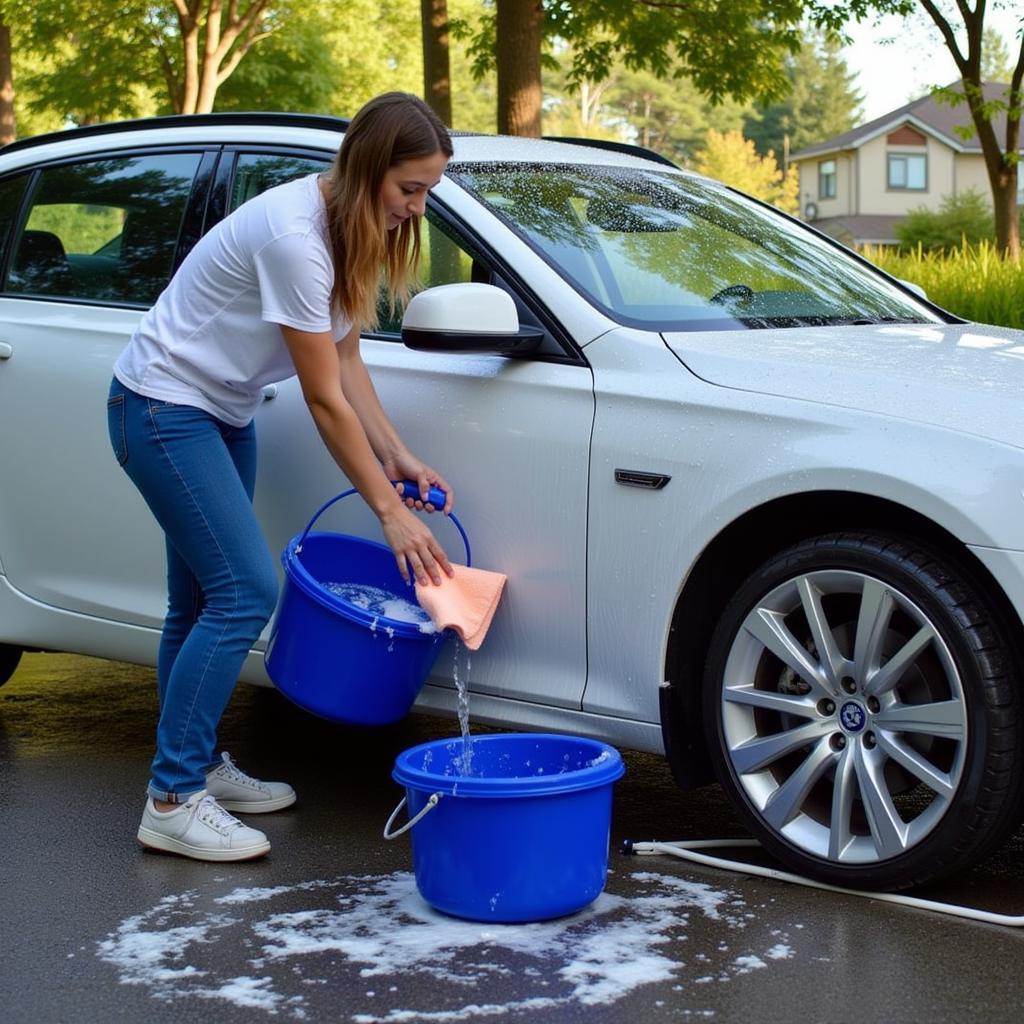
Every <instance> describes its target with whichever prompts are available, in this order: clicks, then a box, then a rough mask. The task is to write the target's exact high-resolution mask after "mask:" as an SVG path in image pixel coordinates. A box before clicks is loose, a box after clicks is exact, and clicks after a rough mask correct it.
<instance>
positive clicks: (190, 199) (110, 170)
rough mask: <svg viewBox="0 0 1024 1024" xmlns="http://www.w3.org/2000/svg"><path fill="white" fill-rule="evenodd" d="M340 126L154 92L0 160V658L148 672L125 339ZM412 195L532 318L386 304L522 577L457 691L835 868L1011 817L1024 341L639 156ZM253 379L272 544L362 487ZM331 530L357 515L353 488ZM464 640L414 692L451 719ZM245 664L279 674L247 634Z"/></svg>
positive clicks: (550, 166)
mask: <svg viewBox="0 0 1024 1024" xmlns="http://www.w3.org/2000/svg"><path fill="white" fill-rule="evenodd" d="M343 130H344V122H343V121H338V120H334V119H330V118H318V117H307V116H291V115H238V116H233V115H225V116H218V115H211V116H197V117H187V118H162V119H154V120H148V121H140V122H134V123H125V124H115V125H100V126H96V127H93V128H86V129H79V130H74V131H69V132H62V133H59V134H55V135H51V136H46V137H40V138H38V139H27V140H25V141H23V142H18V143H15V144H13V145H10V146H7V147H6V148H5V149H4V150H3V151H2V152H0V242H2V274H3V278H2V285H3V287H2V291H0V430H2V436H3V439H4V440H3V445H2V446H0V482H2V483H0V486H2V492H0V494H2V497H0V678H3V679H6V678H7V677H8V676H9V675H10V674H11V673H12V672H13V670H14V666H15V665H16V663H17V659H18V656H19V654H20V651H21V650H22V649H25V648H28V649H33V648H35V649H51V650H64V651H74V652H80V653H84V654H90V655H98V656H101V657H105V658H113V659H121V660H126V661H134V662H139V663H144V664H152V663H153V662H154V659H155V655H156V649H157V639H158V634H159V630H160V626H161V619H162V615H163V611H164V600H165V597H164V565H163V559H164V555H163V541H162V537H161V535H160V534H159V532H158V529H157V527H156V525H155V523H154V522H153V519H152V517H151V515H150V514H149V513H148V511H147V510H146V508H145V507H144V505H143V503H142V500H141V498H140V497H139V495H138V493H137V492H136V491H135V489H134V488H133V487H132V485H131V483H130V482H129V481H128V479H127V478H126V477H125V476H124V474H123V473H122V472H121V470H120V469H119V468H118V466H117V464H116V462H115V460H114V458H113V455H112V453H111V451H110V445H109V442H108V439H107V430H106V410H105V398H106V393H107V387H108V384H109V380H110V376H111V366H112V364H113V362H114V359H115V358H116V356H117V355H118V353H119V352H120V351H121V349H122V347H123V346H124V344H125V343H126V341H127V339H128V337H129V335H130V333H131V331H132V329H133V328H134V327H135V325H136V323H137V322H138V320H139V318H140V315H141V313H142V311H143V310H144V309H145V308H146V306H147V304H148V303H151V302H152V301H153V300H154V298H155V297H156V295H157V294H158V293H159V291H160V289H161V288H162V286H163V285H164V283H165V282H166V281H167V279H168V277H169V275H170V274H171V273H172V271H173V269H174V267H175V266H176V265H177V264H178V262H180V260H181V258H182V256H183V255H184V253H185V252H186V251H187V250H188V248H189V246H191V245H192V244H194V242H195V241H196V239H197V238H199V237H200V236H201V234H202V233H203V231H205V230H206V229H207V228H209V226H210V225H211V224H212V223H214V222H215V221H216V220H217V219H218V218H220V217H222V216H224V215H225V213H227V212H228V211H229V210H231V209H232V208H234V207H235V206H237V205H238V204H239V203H241V202H244V201H245V200H246V199H247V198H249V197H251V196H253V195H255V194H256V193H258V192H259V191H261V190H262V189H264V188H266V187H268V186H269V185H272V184H276V183H278V182H280V181H282V180H284V179H286V178H288V177H291V176H294V175H297V174H303V173H310V172H312V171H315V170H318V169H321V168H324V167H326V166H327V164H328V162H329V161H330V160H331V158H332V155H333V154H334V152H335V151H336V149H337V147H338V144H339V142H340V140H341V137H342V133H343ZM428 220H429V224H428V225H427V226H426V238H425V244H424V250H425V254H426V263H427V266H426V268H425V270H426V272H425V284H426V285H429V286H433V285H441V284H451V283H466V284H474V283H475V284H478V285H480V286H481V287H480V288H478V289H473V290H471V292H470V293H471V294H472V297H473V302H474V305H475V307H476V308H477V309H478V310H479V311H480V312H479V317H480V319H481V321H487V320H488V316H489V313H488V303H489V302H493V303H494V309H495V310H496V311H497V314H496V315H498V314H500V306H501V301H504V302H506V303H507V298H506V296H511V297H512V299H513V300H514V302H515V306H516V310H517V314H518V321H519V324H520V325H521V326H522V327H523V328H525V330H521V331H520V332H518V334H515V335H513V334H512V333H511V332H509V333H508V335H507V336H506V335H501V334H492V335H482V336H479V337H475V338H474V337H473V329H474V327H475V326H486V325H485V324H484V323H481V324H477V325H474V324H472V323H466V322H465V317H464V316H463V315H462V314H461V313H460V308H459V303H457V302H456V303H452V304H451V307H450V311H449V313H448V314H443V313H442V319H443V318H444V316H445V315H447V316H448V318H449V320H450V322H449V323H443V322H442V323H441V324H437V323H434V324H433V325H432V326H433V328H434V333H435V335H436V342H437V343H436V345H434V347H435V348H436V349H438V350H437V351H425V350H423V349H424V338H423V337H422V332H421V333H420V334H419V335H418V336H417V338H416V339H415V344H416V347H411V345H412V342H413V340H414V339H413V338H412V337H411V336H410V338H409V339H408V340H409V341H410V345H404V344H403V343H402V335H401V329H400V325H399V324H398V323H394V322H392V323H386V324H385V325H384V326H383V327H382V328H381V330H380V331H379V332H377V333H374V334H371V335H367V336H366V337H365V338H364V340H363V355H364V358H365V360H366V362H367V365H368V366H369V367H370V370H371V373H372V375H373V378H374V381H375V383H376V386H377V389H378V391H379V393H380V396H381V399H382V401H383V403H384V405H385V407H386V408H387V410H388V412H389V414H390V416H391V417H392V419H393V420H394V422H395V424H396V425H397V427H398V429H399V431H400V432H401V434H402V435H403V436H404V437H405V439H406V440H407V441H408V443H409V444H410V446H411V447H412V449H413V450H414V451H416V452H417V454H419V455H421V456H422V457H423V458H424V459H425V460H427V461H428V462H430V463H432V464H434V465H436V466H437V467H438V468H439V469H440V470H441V472H443V473H444V474H445V475H446V476H447V477H448V478H449V480H450V481H451V482H452V484H453V486H454V487H455V489H456V496H457V498H456V511H457V513H458V514H459V517H460V519H461V520H462V522H463V523H464V525H465V526H466V528H467V530H468V532H469V535H470V537H471V540H472V544H473V553H474V563H475V564H477V565H479V566H481V567H483V568H489V569H495V570H499V571H501V572H504V573H506V574H507V575H508V578H509V583H508V587H507V591H506V594H505V597H504V599H503V602H502V604H501V606H500V608H499V610H498V614H497V616H496V618H495V620H494V623H493V626H492V629H491V632H490V634H489V636H488V638H487V641H486V643H485V644H484V646H483V648H482V649H481V650H480V651H479V652H477V653H474V654H473V656H472V661H471V667H470V669H469V682H470V689H471V693H472V699H471V715H472V718H473V720H474V721H476V722H490V723H498V724H501V725H504V726H510V727H516V728H528V729H544V730H551V731H566V732H574V733H580V734H585V735H589V736H596V737H601V738H603V739H605V740H607V741H609V742H612V743H614V744H617V745H620V746H622V747H626V748H634V749H640V750H646V751H662V750H665V751H666V753H667V756H668V759H669V762H670V763H671V766H672V769H673V771H674V773H675V775H676V777H677V779H678V781H679V783H680V784H681V785H682V786H684V787H689V786H695V785H701V784H704V783H706V782H708V781H710V780H712V779H713V778H714V777H717V779H718V781H719V782H720V783H721V784H722V785H723V786H724V787H725V788H726V790H727V791H728V792H729V794H730V796H731V797H732V799H733V800H734V801H735V803H736V805H737V807H738V808H739V810H740V812H741V813H742V815H743V816H744V818H745V820H746V821H747V822H748V823H749V826H750V828H751V829H752V831H753V832H754V834H755V835H756V836H757V837H758V838H759V839H760V840H761V841H762V842H763V843H764V845H765V846H766V847H767V848H768V849H769V850H770V851H771V852H772V853H773V854H775V855H776V856H777V857H778V858H779V859H780V860H782V861H783V862H784V863H785V864H786V865H787V866H788V867H789V868H791V869H792V870H795V871H799V872H801V873H805V874H808V875H811V876H814V877H816V878H819V879H823V880H825V881H827V882H831V883H835V884H839V885H844V886H855V887H871V888H901V887H907V886H911V885H914V884H918V883H923V882H926V881H928V880H930V879H932V878H935V877H937V876H939V875H941V874H945V873H948V872H950V871H953V870H956V869H958V868H961V867H964V866H965V865H968V864H970V863H972V862H974V861H975V860H977V859H978V858H979V857H980V856H982V855H983V854H984V853H985V852H987V851H988V850H990V849H992V847H993V846H995V845H996V844H997V843H999V842H1000V841H1001V840H1003V839H1005V838H1006V837H1007V836H1008V835H1009V834H1010V833H1011V832H1012V831H1013V830H1014V829H1015V828H1016V827H1017V826H1018V824H1019V823H1020V819H1021V815H1022V811H1024V807H1022V800H1024V769H1022V763H1021V762H1022V758H1024V709H1022V685H1024V681H1022V675H1024V630H1022V612H1024V496H1022V488H1024V450H1022V449H1024V402H1022V400H1021V395H1022V394H1024V334H1022V333H1020V332H1014V331H1011V330H1005V329H998V328H994V327H987V326H982V325H978V324H972V323H964V322H962V321H960V320H958V319H956V318H955V317H953V316H950V315H948V314H946V313H944V312H943V311H941V310H939V309H937V308H936V307H934V306H933V305H931V304H929V303H928V301H927V300H925V299H924V298H923V297H921V296H920V295H918V294H916V293H915V291H914V290H913V289H912V288H910V287H909V286H905V285H903V284H901V283H900V282H898V281H895V280H893V279H891V278H889V277H887V276H885V275H884V274H881V273H879V272H878V271H877V270H875V269H873V268H872V267H871V266H870V265H868V264H867V263H866V262H865V261H863V260H861V259H860V258H859V257H857V256H856V255H854V254H853V253H850V252H849V251H847V250H845V249H843V248H842V247H841V246H839V245H837V244H835V243H834V242H831V241H830V240H828V239H825V238H823V237H822V236H821V235H819V234H817V233H816V232H814V231H813V230H811V229H809V228H808V227H806V226H804V225H802V224H800V223H798V222H797V221H795V220H792V219H790V218H788V217H785V216H784V215H781V214H780V213H778V212H777V211H775V210H773V209H771V208H769V207H766V206H764V205H762V204H760V203H757V202H755V201H753V200H750V199H748V198H746V197H744V196H742V195H740V194H738V193H736V192H735V191H732V190H730V189H728V188H726V187H724V186H722V185H720V184H717V183H715V182H712V181H708V180H706V179H703V178H700V177H697V176H695V175H691V174H687V173H683V172H681V171H679V170H677V169H675V168H673V167H671V166H666V165H665V164H664V162H659V161H657V160H656V159H655V158H654V157H653V156H645V155H644V154H643V153H641V152H625V151H617V150H612V149H605V148H598V147H594V146H590V147H587V146H583V145H570V144H564V143H559V142H552V141H542V140H526V139H510V138H495V137H485V136H474V135H465V136H459V137H457V138H456V140H455V156H454V159H453V161H452V163H451V165H450V167H449V169H448V173H447V175H446V176H445V178H444V180H443V181H442V182H441V183H440V184H439V185H438V186H437V188H436V189H435V190H434V192H433V195H432V197H431V199H430V204H429V212H428ZM481 289H482V290H481ZM489 289H494V290H489ZM498 292H501V293H505V294H498ZM481 303H482V305H481ZM449 329H450V332H449ZM524 339H525V341H524ZM427 341H428V342H429V339H427ZM426 347H427V348H429V347H430V345H429V344H428V345H427V346H426ZM459 348H461V349H462V350H461V351H456V350H457V349H459ZM265 395H266V401H265V402H264V403H263V405H262V407H261V408H260V410H259V413H258V416H257V429H258V435H259V442H260V445H261V463H260V477H259V482H258V486H257V495H256V504H257V507H258V513H259V516H260V518H261V521H262V523H263V526H264V528H265V531H266V535H267V537H268V540H269V542H270V545H271V548H272V550H276V551H280V550H282V549H283V548H284V547H285V546H286V544H287V542H288V540H289V539H290V538H291V537H293V536H294V535H295V534H296V533H298V532H299V531H300V530H301V529H302V527H303V526H304V525H305V523H306V521H307V520H308V518H309V517H310V515H311V514H312V513H313V511H314V510H315V509H316V508H317V507H319V505H320V504H321V503H322V502H323V501H324V500H326V499H327V498H329V497H330V496H331V495H333V494H335V493H337V492H339V491H341V490H342V489H343V488H344V487H345V486H346V482H345V481H344V480H343V479H342V478H341V477H340V475H339V473H338V471H337V469H336V467H335V466H334V464H333V462H332V461H331V460H330V458H329V457H328V455H327V454H326V453H325V451H324V449H323V446H322V445H321V443H320V441H319V440H318V438H317V436H316V431H315V428H314V426H313V423H312V420H311V418H310V416H309V414H308V412H307V410H306V409H305V407H304V405H303V402H302V399H301V395H300V393H299V389H298V387H297V386H296V385H295V382H294V381H286V382H283V383H281V384H280V385H277V386H272V387H269V388H267V389H266V391H265ZM432 524H433V525H434V527H435V530H436V532H437V534H438V536H439V538H440V539H441V541H442V543H444V544H445V545H446V547H447V549H448V551H449V552H450V553H451V554H452V555H453V557H458V556H459V554H460V551H461V549H460V546H459V540H458V537H457V535H456V534H455V532H454V530H451V529H450V524H447V523H445V522H443V521H440V520H434V521H432ZM331 528H334V529H339V530H343V531H344V532H359V533H364V534H365V535H367V536H375V533H374V529H375V523H374V520H373V518H372V516H370V515H369V514H368V513H367V512H366V511H365V510H363V509H361V508H359V507H357V504H355V503H352V502H342V503H341V504H340V505H339V506H338V508H337V514H336V517H335V518H334V519H333V520H332V526H331ZM452 660H453V654H452V650H451V645H449V648H448V649H447V650H446V653H444V654H443V655H442V657H441V659H440V660H439V661H438V663H437V665H436V667H435V669H434V672H433V675H432V676H431V677H430V679H429V680H428V683H427V685H426V686H425V687H424V689H423V691H422V693H421V695H420V699H419V702H418V703H419V707H420V708H422V709H426V710H430V711H433V712H442V713H446V714H447V713H453V712H454V710H455V691H454V689H453V680H452ZM463 670H465V667H464V665H463ZM244 678H246V679H247V680H249V681H252V682H256V683H267V681H268V680H267V676H266V674H265V670H264V667H263V651H262V649H257V650H254V651H253V652H252V653H251V656H250V658H249V660H248V662H247V664H246V669H245V676H244Z"/></svg>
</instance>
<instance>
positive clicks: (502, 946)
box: [97, 872, 794, 1024]
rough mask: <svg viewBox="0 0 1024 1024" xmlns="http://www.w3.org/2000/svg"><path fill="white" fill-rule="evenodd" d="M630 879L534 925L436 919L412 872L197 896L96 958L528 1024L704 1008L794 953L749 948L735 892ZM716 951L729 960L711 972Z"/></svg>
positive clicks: (143, 973)
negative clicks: (633, 1004)
mask: <svg viewBox="0 0 1024 1024" xmlns="http://www.w3.org/2000/svg"><path fill="white" fill-rule="evenodd" d="M630 883H631V892H632V894H631V895H630V896H629V897H628V898H627V897H623V896H618V895H615V894H614V893H612V892H607V891H606V892H605V893H603V894H602V895H601V896H600V897H598V899H597V900H596V901H595V902H594V903H593V904H592V905H591V906H590V907H589V908H587V909H585V910H583V911H581V912H579V913H577V914H574V915H572V916H571V917H567V918H563V919H560V920H557V921H549V922H543V923H537V924H523V925H492V924H483V923H479V922H472V921H459V920H456V919H454V918H450V917H445V916H444V915H442V914H439V913H436V912H435V911H433V910H431V909H430V907H428V906H427V905H426V904H425V903H424V902H423V900H422V898H421V897H420V895H419V893H418V892H417V889H416V884H415V880H414V878H413V876H412V875H411V874H410V873H407V872H397V873H394V874H390V875H374V876H355V875H352V876H344V877H341V878H336V879H332V880H316V881H310V882H300V883H297V884H295V885H277V886H272V887H264V888H244V887H235V888H231V889H229V890H228V891H227V892H225V891H224V889H223V888H220V889H219V891H216V890H214V891H210V892H199V891H190V892H184V893H180V894H177V895H173V896H168V897H166V898H164V899H162V900H161V901H160V902H159V903H157V904H156V905H155V906H154V907H152V908H151V909H150V910H148V911H146V912H145V913H142V914H137V915H134V916H132V917H129V918H127V919H125V920H124V921H122V922H121V924H120V925H119V926H118V928H117V929H116V930H115V931H114V932H112V933H111V934H110V935H108V936H107V937H106V938H105V939H103V940H102V941H100V942H99V943H98V948H97V952H98V955H99V956H100V957H101V958H102V959H103V960H104V961H106V962H108V963H109V964H110V965H111V966H112V967H113V968H114V969H115V970H116V972H117V975H118V979H119V981H120V982H121V983H122V984H125V985H138V986H142V987H144V988H145V989H147V990H148V991H149V993H150V994H151V995H152V996H153V997H154V998H156V999H159V1000H162V1001H168V1002H170V1001H173V1000H176V999H180V998H193V999H195V998H199V999H204V1000H211V1001H220V1002H224V1003H228V1004H232V1005H234V1006H236V1007H241V1008H246V1009H250V1010H259V1011H264V1012H265V1013H266V1014H267V1015H268V1016H286V1017H290V1018H292V1019H296V1020H303V1019H307V1018H308V1019H322V1013H326V1012H329V1014H330V1019H346V1018H347V1019H349V1020H351V1021H353V1022H355V1024H403V1022H411V1021H428V1022H448V1021H452V1022H455V1021H467V1020H473V1019H484V1018H496V1017H508V1018H515V1017H517V1016H519V1015H525V1014H529V1013H536V1012H537V1011H541V1010H545V1009H555V1008H567V1007H573V1006H574V1007H578V1008H582V1007H588V1006H599V1005H610V1004H613V1003H615V1002H617V1001H618V1000H620V999H622V998H624V997H625V996H627V995H629V994H630V993H633V992H635V991H637V990H638V989H641V988H643V987H644V986H646V985H653V984H658V983H666V982H672V983H673V985H672V987H673V990H674V991H676V992H681V993H686V992H687V991H689V992H690V993H691V994H694V993H699V997H700V1000H701V1003H702V1004H703V1005H704V1006H706V1005H707V1002H708V996H709V994H710V993H709V989H710V988H711V987H712V985H713V984H715V983H717V984H721V983H727V982H729V981H731V980H732V979H733V978H735V977H738V976H740V975H743V974H749V973H750V972H752V971H755V970H756V971H760V970H766V969H770V968H771V966H772V965H773V964H774V963H777V962H779V961H781V960H785V959H788V958H790V957H792V956H793V955H794V954H793V950H792V948H791V947H790V945H789V943H788V941H787V940H788V936H787V935H786V933H785V932H783V931H781V930H780V929H778V928H772V929H771V930H770V933H769V932H768V930H767V929H765V930H764V934H763V937H762V938H760V939H758V940H753V937H752V936H751V941H747V927H748V925H749V924H750V923H751V922H753V921H754V920H756V919H757V918H758V916H759V915H758V914H757V913H756V912H754V911H752V910H751V909H750V908H749V907H748V905H747V904H746V903H745V902H744V901H743V899H742V898H740V897H739V895H738V894H737V893H736V892H734V891H731V890H729V889H719V888H715V887H712V886H710V885H707V884H704V883H701V882H693V881H688V880H686V879H682V878H677V877H673V876H668V875H662V874H658V873H655V872H637V873H632V874H631V875H630ZM219 884H220V885H221V886H223V885H224V884H225V883H224V882H223V881H220V883H219ZM697 921H699V925H700V927H699V929H698V928H696V927H694V924H695V922H697ZM757 931H759V932H761V931H762V930H761V929H757ZM698 936H699V942H698ZM712 951H714V952H713V956H714V960H715V961H716V962H717V963H718V964H720V965H721V966H716V967H712V969H711V971H710V972H709V967H711V962H710V960H711V958H710V957H709V955H708V954H709V953H712ZM503 996H506V997H507V998H502V997H503ZM693 1012H694V1013H699V1014H705V1013H708V1012H711V1011H706V1010H703V1009H701V1010H694V1011H693Z"/></svg>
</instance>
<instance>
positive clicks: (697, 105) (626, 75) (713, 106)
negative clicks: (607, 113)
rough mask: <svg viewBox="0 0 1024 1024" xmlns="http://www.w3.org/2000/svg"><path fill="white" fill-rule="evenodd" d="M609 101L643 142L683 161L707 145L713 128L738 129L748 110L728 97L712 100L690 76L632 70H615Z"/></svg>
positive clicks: (723, 131) (612, 108)
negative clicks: (663, 74) (678, 76)
mask: <svg viewBox="0 0 1024 1024" xmlns="http://www.w3.org/2000/svg"><path fill="white" fill-rule="evenodd" d="M608 105H609V108H610V109H611V110H612V111H614V112H621V113H620V116H621V118H622V120H623V121H625V123H626V124H627V126H628V127H629V128H630V129H631V131H632V133H633V138H634V139H635V140H636V141H637V142H638V143H639V144H640V145H641V146H645V147H647V148H648V149H653V150H654V151H655V152H656V153H661V154H662V155H663V156H667V157H668V158H669V159H670V160H673V161H674V162H675V163H677V164H680V165H683V166H687V165H688V164H690V163H691V162H692V161H693V159H694V155H695V154H696V153H697V151H698V150H700V149H701V148H702V147H703V146H704V144H705V142H706V140H707V135H708V131H709V129H712V128H713V129H715V130H716V131H718V132H721V133H725V132H734V131H739V129H740V128H742V126H743V117H744V113H745V112H746V110H747V105H746V104H743V103H740V102H738V101H736V100H733V99H729V98H726V99H724V100H722V101H721V102H719V103H712V102H711V100H709V99H708V98H707V96H704V95H702V94H701V93H700V92H699V91H698V89H697V87H696V86H695V85H694V84H693V82H691V81H690V80H689V79H688V78H679V79H676V78H673V77H662V78H659V77H658V76H657V75H655V74H654V73H653V72H651V71H629V70H622V71H621V72H619V73H618V74H616V75H615V76H614V85H613V87H612V89H610V90H609V96H608Z"/></svg>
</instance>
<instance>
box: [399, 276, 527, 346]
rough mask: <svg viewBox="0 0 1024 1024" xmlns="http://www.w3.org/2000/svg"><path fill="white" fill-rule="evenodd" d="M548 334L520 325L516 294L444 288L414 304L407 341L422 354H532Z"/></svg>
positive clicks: (405, 320)
mask: <svg viewBox="0 0 1024 1024" xmlns="http://www.w3.org/2000/svg"><path fill="white" fill-rule="evenodd" d="M543 337H544V332H543V331H542V330H540V328H538V327H520V326H519V314H518V313H517V312H516V304H515V302H513V301H512V296H511V295H509V294H508V293H507V292H504V291H502V290H501V289H500V288H496V287H495V286H494V285H492V284H442V285H438V286H437V287H436V288H428V289H426V291H422V292H419V293H418V294H416V295H414V296H413V297H412V298H411V299H410V300H409V305H408V306H406V307H405V315H404V316H403V317H402V343H403V344H404V345H405V346H406V348H411V349H415V350H416V351H418V352H491V353H499V354H502V355H510V354H512V353H522V352H532V351H533V350H534V349H536V348H537V346H538V345H540V343H541V340H542V339H543Z"/></svg>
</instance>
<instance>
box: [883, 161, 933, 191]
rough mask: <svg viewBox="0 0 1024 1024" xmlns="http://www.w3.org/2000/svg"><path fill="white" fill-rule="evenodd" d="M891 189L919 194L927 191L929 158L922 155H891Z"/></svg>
mask: <svg viewBox="0 0 1024 1024" xmlns="http://www.w3.org/2000/svg"><path fill="white" fill-rule="evenodd" d="M889 188H890V189H899V190H904V189H906V190H908V191H918V192H923V191H924V190H925V189H927V188H928V158H927V157H926V156H924V155H923V154H921V153H890V154H889Z"/></svg>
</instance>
